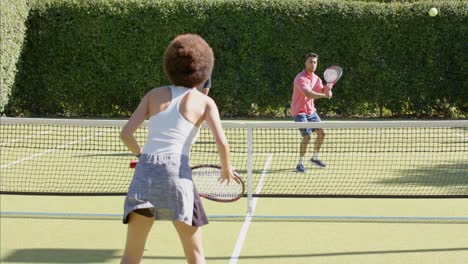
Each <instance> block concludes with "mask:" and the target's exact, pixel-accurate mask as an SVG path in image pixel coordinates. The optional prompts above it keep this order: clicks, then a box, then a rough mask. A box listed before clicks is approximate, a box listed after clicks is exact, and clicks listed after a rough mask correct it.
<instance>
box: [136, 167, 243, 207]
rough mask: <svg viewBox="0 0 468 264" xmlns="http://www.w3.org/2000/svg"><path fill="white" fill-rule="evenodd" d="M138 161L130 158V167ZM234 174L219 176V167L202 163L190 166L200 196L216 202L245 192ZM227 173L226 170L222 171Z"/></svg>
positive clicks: (229, 200) (232, 200)
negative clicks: (227, 176)
mask: <svg viewBox="0 0 468 264" xmlns="http://www.w3.org/2000/svg"><path fill="white" fill-rule="evenodd" d="M137 164H138V161H136V160H132V161H131V162H130V168H135V167H136V166H137ZM233 172H234V175H231V176H229V177H230V180H228V179H226V176H225V175H224V177H221V167H220V166H218V165H211V164H204V165H198V166H194V167H192V179H193V182H194V184H195V186H196V187H197V191H198V193H199V194H200V196H201V197H203V198H205V199H208V200H212V201H216V202H224V203H227V202H234V201H237V200H239V199H240V198H241V197H242V196H243V195H244V192H245V184H244V181H243V180H242V179H241V178H240V177H239V174H238V173H237V172H236V171H233ZM224 173H228V172H224Z"/></svg>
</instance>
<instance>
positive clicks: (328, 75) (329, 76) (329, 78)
mask: <svg viewBox="0 0 468 264" xmlns="http://www.w3.org/2000/svg"><path fill="white" fill-rule="evenodd" d="M342 74H343V69H341V67H340V66H336V65H335V66H330V67H328V68H327V69H326V70H325V72H324V73H323V78H324V79H325V81H326V82H327V86H328V87H329V88H330V90H331V89H332V87H333V85H335V83H336V82H337V81H338V80H339V79H340V78H341V75H342Z"/></svg>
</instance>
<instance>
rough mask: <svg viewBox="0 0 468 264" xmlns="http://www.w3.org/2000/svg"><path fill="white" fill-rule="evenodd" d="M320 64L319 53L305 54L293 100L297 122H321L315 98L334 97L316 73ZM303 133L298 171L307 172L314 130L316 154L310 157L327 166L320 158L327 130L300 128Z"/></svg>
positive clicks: (316, 163) (292, 112) (292, 107)
mask: <svg viewBox="0 0 468 264" xmlns="http://www.w3.org/2000/svg"><path fill="white" fill-rule="evenodd" d="M317 66H318V55H317V54H315V53H309V54H307V55H306V56H305V69H304V70H303V71H302V72H300V73H299V74H298V75H297V76H296V78H294V90H293V95H292V102H291V115H292V116H293V118H294V121H295V122H320V121H321V120H320V116H319V115H318V114H317V111H316V109H315V105H314V101H315V99H320V98H328V99H330V98H331V97H332V92H331V91H330V89H329V88H328V87H327V86H323V84H322V80H321V79H320V77H319V76H317V75H316V74H315V70H316V69H317ZM299 130H300V132H301V135H302V141H301V146H300V150H299V162H298V164H297V166H296V171H297V172H305V171H306V170H305V167H304V156H305V153H306V151H307V146H308V145H309V142H310V138H311V137H310V135H311V134H312V132H316V133H317V137H316V139H315V144H314V154H313V156H312V158H311V159H310V162H311V163H312V164H315V165H317V166H319V167H321V168H325V167H326V164H325V163H324V162H323V161H321V160H320V158H319V152H320V147H321V146H322V143H323V141H324V139H325V130H323V129H320V128H318V129H312V128H300V129H299Z"/></svg>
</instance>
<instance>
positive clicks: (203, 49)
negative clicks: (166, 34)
mask: <svg viewBox="0 0 468 264" xmlns="http://www.w3.org/2000/svg"><path fill="white" fill-rule="evenodd" d="M213 65H214V55H213V50H212V49H211V47H210V45H209V44H208V43H207V42H206V41H205V40H204V39H203V38H202V37H200V36H199V35H195V34H183V35H179V36H177V37H175V38H174V39H173V40H172V41H171V43H170V44H169V46H168V47H167V49H166V51H165V53H164V72H165V73H166V75H167V78H169V81H171V83H172V84H174V85H177V86H184V87H188V88H192V87H195V86H199V85H201V84H203V83H204V82H206V80H208V79H209V78H210V76H211V73H212V71H213Z"/></svg>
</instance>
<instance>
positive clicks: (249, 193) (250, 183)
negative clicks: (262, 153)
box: [247, 124, 253, 215]
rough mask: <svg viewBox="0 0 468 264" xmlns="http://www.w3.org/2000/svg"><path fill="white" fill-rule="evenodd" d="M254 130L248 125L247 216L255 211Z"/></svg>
mask: <svg viewBox="0 0 468 264" xmlns="http://www.w3.org/2000/svg"><path fill="white" fill-rule="evenodd" d="M252 130H253V128H252V127H251V126H249V125H248V124H247V214H249V215H250V214H252V211H253V204H252V201H253V195H252V191H253V180H252V170H253V168H252V167H253V131H252Z"/></svg>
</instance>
